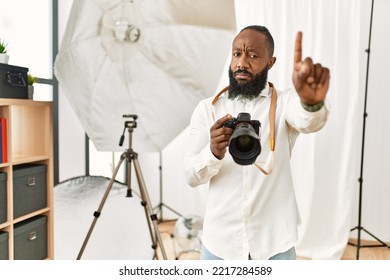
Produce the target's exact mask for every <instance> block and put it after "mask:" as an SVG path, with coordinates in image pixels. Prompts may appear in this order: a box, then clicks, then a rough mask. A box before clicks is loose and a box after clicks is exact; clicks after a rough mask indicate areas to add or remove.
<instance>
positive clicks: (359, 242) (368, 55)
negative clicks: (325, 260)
mask: <svg viewBox="0 0 390 280" xmlns="http://www.w3.org/2000/svg"><path fill="white" fill-rule="evenodd" d="M373 12H374V0H372V4H371V18H370V30H369V39H368V48H367V50H366V52H367V70H366V86H365V94H364V114H363V137H362V154H361V162H360V178H359V220H358V225H357V226H356V227H354V228H352V229H351V231H354V230H357V232H358V233H357V242H356V244H353V243H352V242H348V244H349V245H353V246H355V247H356V248H357V252H356V259H357V260H358V259H359V251H360V248H367V247H388V248H389V249H390V246H388V245H387V244H386V243H385V242H383V241H382V240H380V239H379V238H378V237H376V236H375V235H373V234H372V233H371V232H369V231H367V230H366V229H365V228H364V227H363V226H362V199H363V162H364V142H365V132H366V118H367V89H368V72H369V65H370V46H371V30H372V18H373ZM361 231H364V232H365V233H367V234H368V235H370V236H371V237H373V238H374V239H375V240H376V241H378V242H379V243H380V244H373V245H362V244H361Z"/></svg>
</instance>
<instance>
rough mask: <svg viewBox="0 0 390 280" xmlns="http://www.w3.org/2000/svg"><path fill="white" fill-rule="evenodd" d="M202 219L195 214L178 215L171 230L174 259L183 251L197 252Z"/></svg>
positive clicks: (199, 248)
mask: <svg viewBox="0 0 390 280" xmlns="http://www.w3.org/2000/svg"><path fill="white" fill-rule="evenodd" d="M202 232H203V219H202V218H201V217H199V216H196V215H188V216H182V217H180V218H179V219H178V220H177V221H176V223H175V227H174V230H173V238H174V244H175V247H176V248H175V253H176V256H177V257H176V259H180V257H181V255H182V254H184V253H191V252H194V253H198V254H200V250H201V247H202V240H201V238H202Z"/></svg>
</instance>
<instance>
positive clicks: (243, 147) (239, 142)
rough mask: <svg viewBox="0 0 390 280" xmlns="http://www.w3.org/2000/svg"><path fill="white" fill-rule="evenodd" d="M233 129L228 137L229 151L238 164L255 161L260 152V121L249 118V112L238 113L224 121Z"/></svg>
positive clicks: (226, 125) (225, 124) (247, 163)
mask: <svg viewBox="0 0 390 280" xmlns="http://www.w3.org/2000/svg"><path fill="white" fill-rule="evenodd" d="M223 126H225V127H230V128H232V129H233V134H232V136H231V137H230V139H229V153H230V154H231V156H232V157H233V160H234V161H235V162H236V163H238V164H240V165H249V164H252V163H254V162H255V161H256V159H257V157H258V156H259V155H260V152H261V144H260V126H261V124H260V122H259V121H257V120H251V115H250V114H249V113H239V114H238V116H237V118H233V119H232V120H230V121H227V122H226V123H224V125H223Z"/></svg>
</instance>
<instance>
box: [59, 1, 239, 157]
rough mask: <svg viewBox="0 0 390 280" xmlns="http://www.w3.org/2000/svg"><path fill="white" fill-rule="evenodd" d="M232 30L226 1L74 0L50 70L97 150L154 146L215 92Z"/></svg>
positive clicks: (171, 136)
mask: <svg viewBox="0 0 390 280" xmlns="http://www.w3.org/2000/svg"><path fill="white" fill-rule="evenodd" d="M234 35H235V16H234V1H233V0H197V1H194V0H133V1H129V0H128V1H121V0H77V1H74V2H73V6H72V10H71V13H70V16H69V20H68V24H67V27H66V31H65V34H64V37H63V40H62V44H61V47H60V50H59V53H58V55H57V57H56V60H55V65H54V67H55V69H54V71H55V75H56V78H57V79H58V81H59V85H60V88H61V90H62V91H63V92H64V93H65V95H66V97H67V98H68V100H69V102H70V104H71V106H72V107H73V109H74V111H75V112H76V115H77V117H78V118H79V120H80V122H81V124H82V126H83V128H84V130H85V131H86V133H87V135H88V137H89V138H90V139H91V140H92V142H93V143H94V145H95V147H96V149H97V150H99V151H121V150H123V149H124V148H126V147H120V146H119V145H118V143H119V139H120V136H121V134H122V132H123V130H124V121H125V119H124V118H123V115H126V114H136V115H138V120H137V128H136V130H135V132H134V140H133V142H134V147H135V148H136V149H137V150H141V151H148V152H154V151H160V150H162V148H164V147H165V146H166V145H167V144H168V143H170V142H171V141H172V140H173V139H174V138H175V137H176V136H177V135H178V134H179V133H180V132H181V131H182V130H183V129H184V128H185V127H186V126H187V125H188V123H189V119H190V116H191V113H192V111H193V109H194V108H195V106H196V104H197V103H198V102H199V100H201V99H203V98H205V97H207V96H210V95H212V94H214V92H215V90H216V87H217V85H218V82H219V80H220V77H221V76H222V74H224V73H222V72H223V69H224V66H225V63H226V61H227V58H228V56H229V51H230V47H231V41H232V39H233V37H234Z"/></svg>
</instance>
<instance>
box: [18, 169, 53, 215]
mask: <svg viewBox="0 0 390 280" xmlns="http://www.w3.org/2000/svg"><path fill="white" fill-rule="evenodd" d="M13 195H14V198H13V201H14V218H18V217H20V216H23V215H25V214H28V213H31V212H33V211H36V210H39V209H42V208H45V207H46V205H47V200H46V165H45V164H23V165H18V166H15V167H14V169H13Z"/></svg>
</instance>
